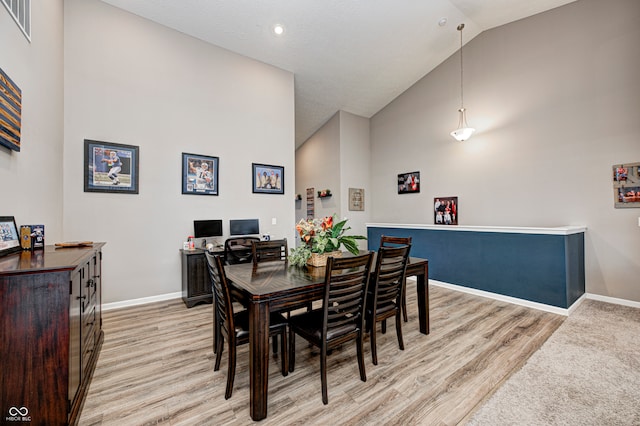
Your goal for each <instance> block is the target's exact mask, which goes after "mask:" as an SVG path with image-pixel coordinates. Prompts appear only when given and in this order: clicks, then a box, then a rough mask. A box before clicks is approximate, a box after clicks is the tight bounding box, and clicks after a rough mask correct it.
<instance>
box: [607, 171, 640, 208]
mask: <svg viewBox="0 0 640 426" xmlns="http://www.w3.org/2000/svg"><path fill="white" fill-rule="evenodd" d="M613 196H614V207H615V208H617V209H623V208H630V207H631V208H633V207H636V208H640V163H627V164H616V165H614V166H613Z"/></svg>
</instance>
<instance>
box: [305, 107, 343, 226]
mask: <svg viewBox="0 0 640 426" xmlns="http://www.w3.org/2000/svg"><path fill="white" fill-rule="evenodd" d="M295 159H296V193H298V194H301V195H302V201H301V202H296V219H297V220H300V219H306V218H307V204H306V202H307V201H306V197H307V188H314V205H315V215H314V217H317V218H322V217H325V216H331V215H333V214H334V213H335V214H337V215H340V212H341V206H340V200H341V186H340V180H341V176H340V113H336V114H335V115H334V116H333V117H331V118H330V119H329V121H327V122H326V123H325V124H324V126H322V127H321V128H320V129H319V130H318V131H317V132H316V133H314V134H313V136H311V137H310V138H309V139H308V140H307V141H306V142H305V143H304V144H303V145H302V146H301V147H299V148H298V149H297V150H296V152H295ZM323 189H330V190H331V193H332V194H333V195H332V196H331V197H328V198H318V191H320V190H323Z"/></svg>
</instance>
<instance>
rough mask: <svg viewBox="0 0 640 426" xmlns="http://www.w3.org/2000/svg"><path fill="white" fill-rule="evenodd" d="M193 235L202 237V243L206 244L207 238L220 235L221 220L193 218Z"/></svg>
mask: <svg viewBox="0 0 640 426" xmlns="http://www.w3.org/2000/svg"><path fill="white" fill-rule="evenodd" d="M193 236H194V237H195V238H204V240H203V241H202V245H203V246H204V245H206V240H207V238H212V237H222V220H220V219H215V220H194V221H193Z"/></svg>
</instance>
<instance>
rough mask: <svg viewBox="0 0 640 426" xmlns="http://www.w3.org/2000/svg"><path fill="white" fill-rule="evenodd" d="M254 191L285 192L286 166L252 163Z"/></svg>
mask: <svg viewBox="0 0 640 426" xmlns="http://www.w3.org/2000/svg"><path fill="white" fill-rule="evenodd" d="M251 171H252V174H253V192H254V193H256V194H284V167H282V166H272V165H269V164H256V163H253V164H251Z"/></svg>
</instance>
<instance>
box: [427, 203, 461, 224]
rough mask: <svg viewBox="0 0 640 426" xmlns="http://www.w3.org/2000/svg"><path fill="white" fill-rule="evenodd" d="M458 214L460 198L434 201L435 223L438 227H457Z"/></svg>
mask: <svg viewBox="0 0 640 426" xmlns="http://www.w3.org/2000/svg"><path fill="white" fill-rule="evenodd" d="M458 213H459V212H458V197H438V198H434V199H433V223H435V224H436V225H457V224H458Z"/></svg>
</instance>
